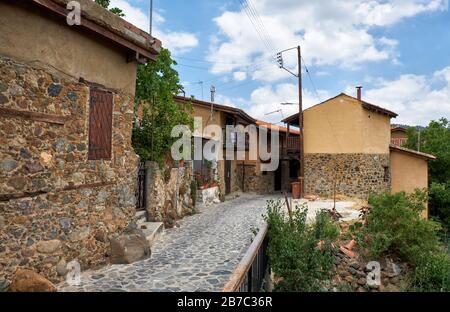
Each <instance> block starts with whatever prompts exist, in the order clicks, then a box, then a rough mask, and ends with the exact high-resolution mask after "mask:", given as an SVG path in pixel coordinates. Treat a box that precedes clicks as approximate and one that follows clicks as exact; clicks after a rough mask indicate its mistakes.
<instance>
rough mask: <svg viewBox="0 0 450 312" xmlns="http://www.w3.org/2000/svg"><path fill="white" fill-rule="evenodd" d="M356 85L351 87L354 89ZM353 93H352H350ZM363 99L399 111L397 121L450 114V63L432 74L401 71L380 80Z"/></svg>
mask: <svg viewBox="0 0 450 312" xmlns="http://www.w3.org/2000/svg"><path fill="white" fill-rule="evenodd" d="M352 89H353V88H347V92H352V93H354V91H353V90H352ZM350 95H351V94H350ZM363 99H364V100H367V101H368V102H370V103H373V104H375V105H379V106H382V107H384V108H387V109H390V110H392V111H394V112H396V113H397V114H398V115H399V116H398V117H397V118H396V119H394V121H393V122H395V123H402V124H403V123H404V124H411V125H417V124H418V125H427V124H428V123H429V122H430V121H431V120H436V119H439V118H441V117H447V118H448V117H449V116H450V66H449V67H446V68H444V69H442V70H440V71H436V72H435V73H434V74H432V75H430V76H422V75H412V74H409V75H401V76H400V77H399V78H398V79H395V80H391V81H387V80H378V83H376V84H375V87H374V88H371V89H368V90H367V91H365V92H364V93H363Z"/></svg>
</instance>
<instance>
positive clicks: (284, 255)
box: [265, 201, 339, 291]
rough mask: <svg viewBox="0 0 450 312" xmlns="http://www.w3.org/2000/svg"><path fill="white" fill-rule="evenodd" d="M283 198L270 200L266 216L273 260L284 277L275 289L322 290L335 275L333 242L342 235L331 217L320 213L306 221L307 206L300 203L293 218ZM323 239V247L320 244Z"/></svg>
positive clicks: (276, 272) (276, 271) (270, 255)
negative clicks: (288, 214) (284, 205)
mask: <svg viewBox="0 0 450 312" xmlns="http://www.w3.org/2000/svg"><path fill="white" fill-rule="evenodd" d="M282 209H283V204H282V202H281V201H269V202H268V211H267V215H266V216H265V219H266V221H267V222H268V224H269V233H268V234H269V247H268V256H269V262H270V265H271V268H272V270H273V271H274V273H275V275H276V276H277V277H278V278H280V280H279V282H278V283H277V284H276V286H275V291H319V290H321V289H322V286H323V282H324V281H326V280H329V279H330V278H331V275H332V270H331V269H332V265H333V256H332V248H331V242H332V241H333V240H334V239H335V238H336V237H337V235H339V232H338V230H337V228H336V227H335V226H334V225H333V223H332V221H331V218H330V217H329V216H328V215H327V214H326V213H323V212H322V213H319V214H318V216H317V221H316V222H315V223H314V224H312V225H308V224H307V223H306V214H307V209H306V207H305V206H301V207H296V209H295V211H294V212H293V213H292V218H289V217H288V216H287V215H286V213H285V212H284V211H283V210H282ZM320 241H323V242H324V243H323V244H322V246H321V248H318V244H319V242H320Z"/></svg>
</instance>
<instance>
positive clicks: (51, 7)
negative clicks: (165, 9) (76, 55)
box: [30, 0, 162, 63]
mask: <svg viewBox="0 0 450 312" xmlns="http://www.w3.org/2000/svg"><path fill="white" fill-rule="evenodd" d="M30 2H31V3H32V4H33V5H35V6H38V7H40V8H42V9H44V10H46V11H49V12H50V13H52V14H53V15H55V16H57V17H59V18H64V19H66V18H67V15H68V13H69V10H68V9H66V7H65V6H64V4H65V3H66V2H68V1H67V0H30ZM88 3H90V4H88ZM83 5H84V6H83V8H84V10H83V11H82V16H81V24H80V25H74V26H68V27H79V28H80V29H83V30H87V31H89V32H92V33H95V34H96V35H98V36H100V37H102V38H104V39H106V40H108V41H111V42H113V43H115V44H117V45H119V46H121V47H123V48H125V49H127V50H129V51H130V52H132V53H130V54H129V59H133V60H136V61H138V62H140V63H143V62H145V61H146V60H156V58H157V56H158V53H159V52H160V50H161V46H162V44H161V41H160V40H158V39H156V38H153V37H151V36H150V35H149V34H147V33H145V32H144V31H142V30H140V29H138V28H137V27H136V26H134V25H132V24H130V23H128V22H127V21H125V20H123V19H122V18H120V17H118V16H116V15H114V14H113V13H110V12H109V11H107V10H105V9H103V8H101V7H100V8H99V9H102V11H106V12H103V13H104V14H105V16H108V17H109V18H110V19H111V20H114V21H115V22H117V23H118V25H120V26H121V27H122V28H123V29H122V31H119V30H118V29H117V27H116V29H113V28H112V27H107V25H106V23H105V22H103V23H100V19H99V18H96V19H94V18H91V17H87V16H86V14H87V13H86V11H87V8H89V6H92V7H96V6H98V5H97V4H96V3H95V2H92V1H89V2H85V3H83ZM96 9H97V8H96ZM97 10H98V9H97Z"/></svg>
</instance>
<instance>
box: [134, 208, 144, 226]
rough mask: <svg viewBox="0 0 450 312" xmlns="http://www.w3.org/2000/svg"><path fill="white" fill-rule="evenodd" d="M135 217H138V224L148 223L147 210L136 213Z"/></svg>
mask: <svg viewBox="0 0 450 312" xmlns="http://www.w3.org/2000/svg"><path fill="white" fill-rule="evenodd" d="M134 216H135V217H136V224H142V223H145V222H147V211H145V210H142V211H136V213H135V214H134Z"/></svg>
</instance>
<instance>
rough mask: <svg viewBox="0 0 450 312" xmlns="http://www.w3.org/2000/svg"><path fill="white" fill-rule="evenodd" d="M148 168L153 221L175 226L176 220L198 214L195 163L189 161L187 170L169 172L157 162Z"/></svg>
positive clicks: (147, 165)
mask: <svg viewBox="0 0 450 312" xmlns="http://www.w3.org/2000/svg"><path fill="white" fill-rule="evenodd" d="M145 166H146V169H147V173H146V184H147V213H148V218H149V220H150V221H157V222H164V225H165V226H166V227H172V226H174V225H175V222H176V220H178V219H181V218H183V217H184V216H186V215H191V214H192V213H194V202H193V198H192V196H191V183H192V180H193V174H192V164H191V162H186V163H185V165H184V167H180V168H169V169H165V170H164V169H161V168H160V167H159V165H158V164H157V163H155V162H147V163H146V164H145ZM166 170H167V171H166Z"/></svg>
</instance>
